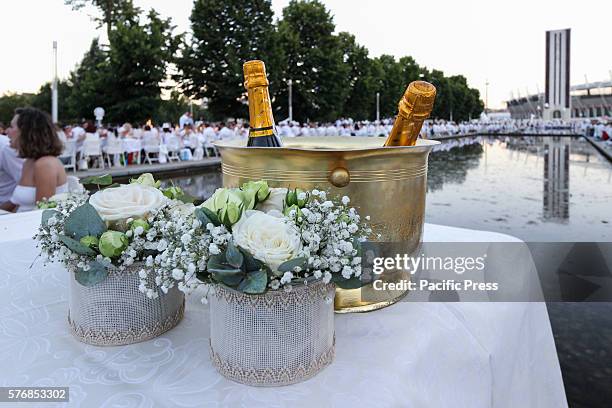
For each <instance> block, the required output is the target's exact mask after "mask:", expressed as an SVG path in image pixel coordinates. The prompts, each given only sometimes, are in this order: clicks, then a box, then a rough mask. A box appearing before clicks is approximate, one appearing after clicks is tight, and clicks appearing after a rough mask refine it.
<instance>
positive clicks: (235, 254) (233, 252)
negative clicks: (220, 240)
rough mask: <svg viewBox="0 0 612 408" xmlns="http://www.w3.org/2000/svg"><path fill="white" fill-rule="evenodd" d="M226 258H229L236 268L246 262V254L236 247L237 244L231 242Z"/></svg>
mask: <svg viewBox="0 0 612 408" xmlns="http://www.w3.org/2000/svg"><path fill="white" fill-rule="evenodd" d="M225 258H226V259H227V263H229V264H230V265H232V266H233V267H234V268H240V267H241V266H242V263H243V262H244V256H242V253H241V252H240V251H239V250H238V248H236V245H234V244H233V243H231V242H230V243H228V244H227V250H226V251H225Z"/></svg>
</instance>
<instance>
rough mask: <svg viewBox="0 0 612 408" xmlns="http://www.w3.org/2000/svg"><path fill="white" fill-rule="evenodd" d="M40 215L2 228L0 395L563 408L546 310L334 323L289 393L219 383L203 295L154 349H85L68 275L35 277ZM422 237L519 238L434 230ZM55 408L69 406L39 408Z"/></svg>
mask: <svg viewBox="0 0 612 408" xmlns="http://www.w3.org/2000/svg"><path fill="white" fill-rule="evenodd" d="M39 217H40V213H39V212H36V213H29V214H16V215H14V216H13V215H11V216H3V217H1V218H0V317H1V319H0V362H1V366H2V369H1V370H0V386H69V387H70V404H69V406H75V407H76V406H83V407H204V406H205V407H238V406H242V407H266V408H269V407H285V406H287V407H289V406H290V407H350V408H357V407H470V408H477V407H522V408H523V407H537V408H544V407H554V408H558V407H565V406H567V403H566V399H565V392H564V388H563V382H562V379H561V372H560V369H559V362H558V359H557V355H556V351H555V345H554V342H553V338H552V333H551V328H550V322H549V320H548V315H547V312H546V308H545V305H544V304H541V303H399V304H396V305H394V306H392V307H389V308H386V309H383V310H380V311H376V312H373V313H366V314H350V315H337V316H336V359H335V361H334V363H333V364H332V365H331V366H329V367H328V368H326V369H325V370H324V371H323V372H321V373H320V374H319V375H317V376H316V377H314V378H312V379H310V380H308V381H306V382H303V383H301V384H296V385H292V386H288V387H282V388H253V387H247V386H243V385H240V384H236V383H233V382H231V381H228V380H226V379H224V378H223V377H221V376H220V375H218V374H217V373H216V371H215V369H214V368H213V367H212V365H211V363H210V360H209V356H208V348H207V338H208V330H209V328H208V308H207V307H206V306H204V305H202V304H201V303H200V302H199V299H198V298H196V297H192V298H190V299H188V304H187V310H186V314H185V318H184V320H183V321H182V322H181V323H180V324H179V325H178V326H177V327H176V328H174V329H173V330H171V331H170V332H168V333H166V334H164V335H163V336H161V337H159V338H157V339H154V340H151V341H147V342H144V343H139V344H135V345H131V346H125V347H106V348H103V347H93V346H88V345H85V344H82V343H79V342H78V341H76V340H75V339H74V338H73V337H72V336H71V335H70V333H69V332H68V326H67V322H66V312H67V298H68V293H67V275H66V271H65V270H64V269H63V268H62V267H60V266H58V265H48V266H43V265H42V263H41V262H36V263H35V264H34V266H33V267H32V269H31V270H28V268H29V266H30V264H32V262H33V260H34V259H35V258H36V255H37V250H36V249H35V247H34V242H33V241H32V240H31V239H29V237H31V236H32V235H33V233H34V229H35V227H36V225H37V223H38V220H39ZM425 239H426V240H429V241H442V240H444V241H463V240H472V241H479V240H480V241H504V240H508V239H511V238H510V237H508V236H503V235H500V234H493V233H485V232H479V231H471V230H465V229H459V228H450V227H443V226H436V225H426V228H425ZM54 405H61V404H52V403H46V404H41V405H40V406H43V407H50V406H54ZM19 406H20V407H21V406H23V407H26V406H28V404H19ZM61 406H67V405H66V404H63V405H61Z"/></svg>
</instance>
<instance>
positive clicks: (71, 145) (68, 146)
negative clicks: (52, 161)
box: [59, 140, 77, 171]
mask: <svg viewBox="0 0 612 408" xmlns="http://www.w3.org/2000/svg"><path fill="white" fill-rule="evenodd" d="M59 158H60V160H62V159H63V160H65V159H68V160H69V161H68V163H66V164H64V168H65V169H69V168H72V171H76V170H77V165H76V141H75V140H67V141H66V142H64V151H63V152H62V154H61V155H60V156H59ZM63 160H62V161H63Z"/></svg>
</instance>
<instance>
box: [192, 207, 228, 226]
mask: <svg viewBox="0 0 612 408" xmlns="http://www.w3.org/2000/svg"><path fill="white" fill-rule="evenodd" d="M194 214H195V216H196V218H197V219H198V220H199V221H200V222H201V223H202V226H203V227H204V228H206V225H208V224H209V223H212V224H213V225H214V226H215V227H218V226H219V225H221V220H219V217H217V214H215V213H214V212H213V211H211V210H209V209H208V208H206V207H198V208H196V209H195V211H194Z"/></svg>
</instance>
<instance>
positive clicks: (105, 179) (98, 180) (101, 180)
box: [81, 174, 113, 186]
mask: <svg viewBox="0 0 612 408" xmlns="http://www.w3.org/2000/svg"><path fill="white" fill-rule="evenodd" d="M81 184H83V185H87V184H95V185H98V186H110V185H111V184H113V177H112V176H111V175H110V174H104V175H102V176H90V177H85V178H84V179H83V180H81Z"/></svg>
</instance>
